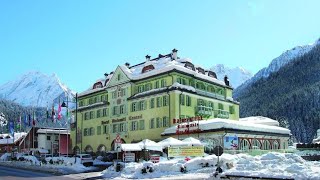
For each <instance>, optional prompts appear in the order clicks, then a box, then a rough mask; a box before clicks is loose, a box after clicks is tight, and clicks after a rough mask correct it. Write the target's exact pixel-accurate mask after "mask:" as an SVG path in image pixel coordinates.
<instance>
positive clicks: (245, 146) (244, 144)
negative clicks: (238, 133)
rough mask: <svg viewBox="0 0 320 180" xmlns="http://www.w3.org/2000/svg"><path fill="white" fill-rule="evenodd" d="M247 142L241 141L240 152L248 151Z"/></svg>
mask: <svg viewBox="0 0 320 180" xmlns="http://www.w3.org/2000/svg"><path fill="white" fill-rule="evenodd" d="M249 146H250V144H249V141H248V140H246V139H243V140H242V141H241V143H240V150H248V149H249Z"/></svg>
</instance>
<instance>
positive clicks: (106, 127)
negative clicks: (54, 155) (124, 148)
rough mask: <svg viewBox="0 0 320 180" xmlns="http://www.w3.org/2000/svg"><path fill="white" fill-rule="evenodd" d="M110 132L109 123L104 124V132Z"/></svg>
mask: <svg viewBox="0 0 320 180" xmlns="http://www.w3.org/2000/svg"><path fill="white" fill-rule="evenodd" d="M108 133H109V125H104V126H103V134H108Z"/></svg>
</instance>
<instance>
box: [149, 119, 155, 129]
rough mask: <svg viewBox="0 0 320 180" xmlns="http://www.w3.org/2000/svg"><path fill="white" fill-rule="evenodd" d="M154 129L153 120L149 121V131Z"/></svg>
mask: <svg viewBox="0 0 320 180" xmlns="http://www.w3.org/2000/svg"><path fill="white" fill-rule="evenodd" d="M153 128H154V118H152V119H151V120H150V129H153Z"/></svg>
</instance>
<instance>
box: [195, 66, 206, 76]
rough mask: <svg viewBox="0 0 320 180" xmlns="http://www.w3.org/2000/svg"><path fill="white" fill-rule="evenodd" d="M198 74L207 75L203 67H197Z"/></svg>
mask: <svg viewBox="0 0 320 180" xmlns="http://www.w3.org/2000/svg"><path fill="white" fill-rule="evenodd" d="M197 70H198V73H200V74H206V73H205V71H204V69H202V68H201V67H197Z"/></svg>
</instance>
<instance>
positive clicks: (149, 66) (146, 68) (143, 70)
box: [141, 64, 154, 73]
mask: <svg viewBox="0 0 320 180" xmlns="http://www.w3.org/2000/svg"><path fill="white" fill-rule="evenodd" d="M151 70H154V66H153V65H152V64H150V65H148V66H145V67H143V68H142V71H141V72H142V73H145V72H149V71H151Z"/></svg>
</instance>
